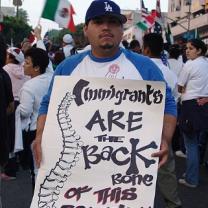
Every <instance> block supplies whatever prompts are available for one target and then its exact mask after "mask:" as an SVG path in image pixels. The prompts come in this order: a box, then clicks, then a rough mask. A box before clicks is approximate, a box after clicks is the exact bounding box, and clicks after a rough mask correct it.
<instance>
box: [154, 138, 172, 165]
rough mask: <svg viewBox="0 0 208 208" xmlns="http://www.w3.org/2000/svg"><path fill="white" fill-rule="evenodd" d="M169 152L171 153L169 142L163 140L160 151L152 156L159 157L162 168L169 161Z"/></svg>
mask: <svg viewBox="0 0 208 208" xmlns="http://www.w3.org/2000/svg"><path fill="white" fill-rule="evenodd" d="M168 153H169V146H168V143H167V142H166V141H165V140H162V141H161V145H160V151H159V152H155V153H153V154H152V157H159V165H158V168H160V167H161V166H163V165H164V164H165V163H166V162H167V159H168Z"/></svg>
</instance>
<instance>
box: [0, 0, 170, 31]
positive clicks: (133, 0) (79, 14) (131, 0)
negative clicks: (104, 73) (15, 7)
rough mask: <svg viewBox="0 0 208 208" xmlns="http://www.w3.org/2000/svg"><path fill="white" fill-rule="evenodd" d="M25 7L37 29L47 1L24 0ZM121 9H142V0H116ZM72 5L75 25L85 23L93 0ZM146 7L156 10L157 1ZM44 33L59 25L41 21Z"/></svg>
mask: <svg viewBox="0 0 208 208" xmlns="http://www.w3.org/2000/svg"><path fill="white" fill-rule="evenodd" d="M22 1H23V6H22V8H23V9H24V10H26V11H27V13H28V15H29V19H30V24H31V25H32V27H35V26H36V25H37V23H38V20H39V18H40V15H41V12H42V8H43V4H44V1H45V0H22ZM114 1H115V2H116V3H117V4H119V6H120V7H121V9H132V10H135V9H137V8H138V9H140V0H114ZM12 2H13V0H1V4H2V6H12ZM70 2H71V4H72V5H73V7H74V10H75V12H76V15H74V22H75V24H78V23H81V22H84V16H85V12H86V10H87V8H88V6H89V5H90V3H91V2H92V0H70ZM160 3H161V10H162V11H167V10H168V0H160ZM144 4H145V6H146V7H147V8H148V9H149V10H151V9H155V7H156V0H144ZM40 23H41V25H42V27H43V28H44V31H47V30H50V29H53V28H55V29H58V25H57V24H56V23H53V22H52V21H50V20H45V19H41V21H40Z"/></svg>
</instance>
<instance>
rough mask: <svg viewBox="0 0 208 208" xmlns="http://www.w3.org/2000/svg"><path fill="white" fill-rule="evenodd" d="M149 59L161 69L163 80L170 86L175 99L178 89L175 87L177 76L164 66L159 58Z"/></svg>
mask: <svg viewBox="0 0 208 208" xmlns="http://www.w3.org/2000/svg"><path fill="white" fill-rule="evenodd" d="M151 60H152V61H153V62H154V63H155V64H156V65H157V66H158V67H159V69H160V70H161V72H162V74H163V76H164V79H165V81H166V82H167V84H168V86H169V87H170V88H171V90H172V93H173V96H174V98H175V100H177V99H178V97H179V94H178V89H177V81H178V79H177V76H176V75H175V73H174V72H172V71H171V70H170V69H169V68H168V67H167V66H165V65H164V64H163V62H162V60H161V59H158V58H151Z"/></svg>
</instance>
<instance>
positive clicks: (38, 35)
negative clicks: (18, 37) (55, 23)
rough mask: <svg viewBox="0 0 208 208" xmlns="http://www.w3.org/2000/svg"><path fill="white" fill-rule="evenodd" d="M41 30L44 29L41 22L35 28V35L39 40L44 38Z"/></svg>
mask: <svg viewBox="0 0 208 208" xmlns="http://www.w3.org/2000/svg"><path fill="white" fill-rule="evenodd" d="M41 31H42V26H41V25H40V24H39V25H37V26H36V27H35V29H34V35H35V37H36V38H37V41H38V40H41V39H42V38H41Z"/></svg>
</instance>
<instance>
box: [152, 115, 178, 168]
mask: <svg viewBox="0 0 208 208" xmlns="http://www.w3.org/2000/svg"><path fill="white" fill-rule="evenodd" d="M176 122H177V119H176V117H175V116H173V115H170V114H165V115H164V121H163V130H162V139H161V146H160V151H159V152H156V153H153V154H152V156H153V157H159V158H160V161H159V168H160V167H161V166H162V165H164V164H165V163H166V161H167V159H168V151H169V145H171V140H172V137H173V134H174V131H175V127H176Z"/></svg>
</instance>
